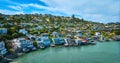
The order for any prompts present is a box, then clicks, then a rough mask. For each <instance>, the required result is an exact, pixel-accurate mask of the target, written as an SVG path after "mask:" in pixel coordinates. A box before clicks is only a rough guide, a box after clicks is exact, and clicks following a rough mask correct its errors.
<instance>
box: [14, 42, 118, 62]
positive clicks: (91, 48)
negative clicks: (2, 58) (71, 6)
mask: <svg viewBox="0 0 120 63" xmlns="http://www.w3.org/2000/svg"><path fill="white" fill-rule="evenodd" d="M15 61H17V62H18V63H120V42H104V43H100V42H98V43H97V44H96V45H88V46H82V47H54V48H53V47H50V48H46V49H44V50H38V51H34V52H30V53H28V54H25V55H23V56H21V57H19V58H17V59H15Z"/></svg>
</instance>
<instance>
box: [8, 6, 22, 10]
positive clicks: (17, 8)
mask: <svg viewBox="0 0 120 63" xmlns="http://www.w3.org/2000/svg"><path fill="white" fill-rule="evenodd" d="M8 7H10V8H12V9H15V10H22V7H21V6H8Z"/></svg>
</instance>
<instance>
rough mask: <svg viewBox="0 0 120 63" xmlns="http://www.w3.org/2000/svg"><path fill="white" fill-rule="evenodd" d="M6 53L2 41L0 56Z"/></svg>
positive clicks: (0, 43)
mask: <svg viewBox="0 0 120 63" xmlns="http://www.w3.org/2000/svg"><path fill="white" fill-rule="evenodd" d="M6 53H7V49H6V48H5V43H4V42H3V41H1V42H0V55H4V54H6Z"/></svg>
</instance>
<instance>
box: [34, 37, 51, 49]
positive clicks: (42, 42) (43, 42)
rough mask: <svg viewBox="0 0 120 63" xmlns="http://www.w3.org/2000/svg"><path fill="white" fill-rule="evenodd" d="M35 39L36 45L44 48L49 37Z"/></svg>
mask: <svg viewBox="0 0 120 63" xmlns="http://www.w3.org/2000/svg"><path fill="white" fill-rule="evenodd" d="M36 41H37V44H38V47H40V48H45V47H48V46H50V39H49V38H45V37H44V38H43V37H42V38H41V37H38V38H37V39H36Z"/></svg>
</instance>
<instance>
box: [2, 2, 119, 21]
mask: <svg viewBox="0 0 120 63" xmlns="http://www.w3.org/2000/svg"><path fill="white" fill-rule="evenodd" d="M5 1H6V2H8V3H10V4H11V5H6V7H9V8H10V9H14V10H16V11H10V9H8V8H5V11H7V12H10V13H8V14H12V13H11V12H13V13H14V14H15V13H19V12H22V13H23V12H24V13H43V14H54V15H62V16H71V15H72V14H75V16H77V17H80V18H84V19H86V20H90V21H99V22H112V21H120V19H119V17H120V8H119V6H120V0H39V2H38V0H35V1H34V0H33V1H34V2H32V1H29V2H28V1H27V0H26V1H21V2H19V0H18V1H12V0H5ZM23 2H24V3H23ZM40 2H42V3H40ZM43 3H44V4H45V5H43ZM1 4H2V3H1ZM0 6H1V5H0ZM4 7H5V6H4ZM0 9H1V8H0ZM3 9H4V8H3ZM41 9H42V10H41ZM2 12H3V11H2Z"/></svg>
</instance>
